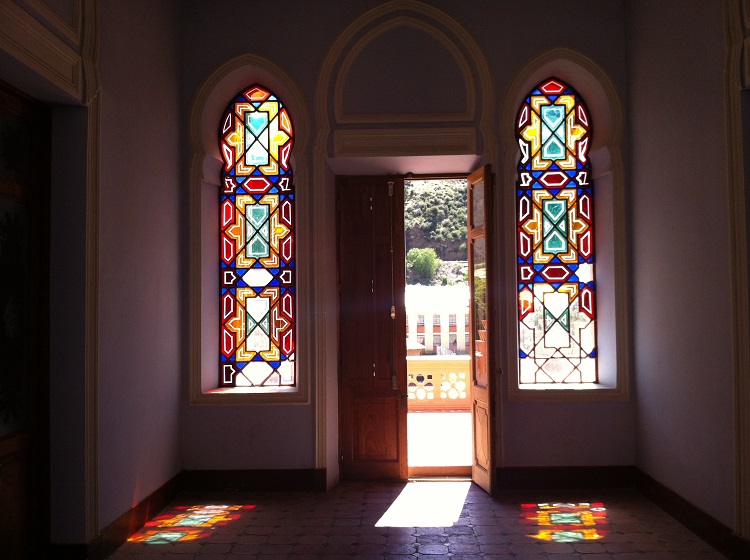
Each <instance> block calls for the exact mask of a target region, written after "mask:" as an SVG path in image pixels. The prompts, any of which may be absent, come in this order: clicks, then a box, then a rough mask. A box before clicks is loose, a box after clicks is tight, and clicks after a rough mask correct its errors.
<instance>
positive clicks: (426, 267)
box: [406, 247, 439, 284]
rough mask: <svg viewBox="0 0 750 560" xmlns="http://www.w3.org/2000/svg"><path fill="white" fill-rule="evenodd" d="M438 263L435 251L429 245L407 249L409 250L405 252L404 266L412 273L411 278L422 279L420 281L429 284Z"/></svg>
mask: <svg viewBox="0 0 750 560" xmlns="http://www.w3.org/2000/svg"><path fill="white" fill-rule="evenodd" d="M438 264H439V261H438V258H437V253H435V249H433V248H431V247H428V248H425V249H417V248H414V249H409V252H408V253H407V254H406V266H407V268H408V270H409V271H410V272H411V273H412V274H411V276H412V278H415V279H417V280H422V281H423V282H420V283H425V284H429V283H430V282H432V279H433V278H434V277H435V272H437V269H438Z"/></svg>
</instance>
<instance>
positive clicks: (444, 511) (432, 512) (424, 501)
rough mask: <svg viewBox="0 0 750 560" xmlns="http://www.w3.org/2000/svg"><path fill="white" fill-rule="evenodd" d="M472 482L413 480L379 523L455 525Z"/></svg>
mask: <svg viewBox="0 0 750 560" xmlns="http://www.w3.org/2000/svg"><path fill="white" fill-rule="evenodd" d="M470 486H471V482H468V481H466V482H464V481H461V482H444V481H441V482H411V483H409V484H407V485H406V487H405V488H404V490H403V491H402V492H401V494H399V496H398V498H396V500H395V501H394V502H393V504H391V507H389V508H388V511H386V512H385V513H384V514H383V517H381V518H380V519H379V520H378V522H377V523H375V526H376V527H451V526H453V524H454V523H455V522H456V521H458V518H459V517H460V516H461V510H462V509H463V507H464V502H465V501H466V495H467V494H468V493H469V487H470Z"/></svg>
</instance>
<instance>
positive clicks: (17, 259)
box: [0, 84, 50, 560]
mask: <svg viewBox="0 0 750 560" xmlns="http://www.w3.org/2000/svg"><path fill="white" fill-rule="evenodd" d="M49 146H50V116H49V111H48V109H47V108H46V107H44V106H42V105H40V104H38V103H36V102H34V101H32V100H29V99H26V98H24V97H22V96H21V95H20V94H17V93H16V92H14V91H12V90H10V89H6V88H5V87H3V86H2V84H0V557H2V558H3V559H4V560H5V559H7V560H14V559H16V558H19V559H20V558H38V557H42V556H43V555H44V552H43V551H44V547H45V545H46V544H48V543H49V517H48V512H49V395H48V392H49V389H48V386H49V373H48V371H49V355H48V350H47V349H48V347H49V327H48V325H49V296H48V294H49V249H48V247H49V188H50V187H49V184H50V178H49V173H50V155H49V154H50V148H49ZM40 512H41V513H40Z"/></svg>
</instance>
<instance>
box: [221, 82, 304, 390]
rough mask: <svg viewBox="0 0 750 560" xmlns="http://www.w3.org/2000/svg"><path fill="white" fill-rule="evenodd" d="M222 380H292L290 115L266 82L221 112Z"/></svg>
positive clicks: (237, 383) (241, 383)
mask: <svg viewBox="0 0 750 560" xmlns="http://www.w3.org/2000/svg"><path fill="white" fill-rule="evenodd" d="M219 142H220V148H221V155H222V159H223V164H224V165H223V169H222V175H221V186H220V200H219V204H220V206H219V208H220V212H219V216H220V227H221V235H220V244H221V246H220V252H219V254H220V255H221V266H220V273H221V274H220V284H221V305H220V314H221V341H220V348H221V359H220V371H219V386H220V387H259V388H268V387H277V388H278V387H294V386H296V384H297V377H296V371H295V312H296V310H295V303H296V299H295V297H296V296H295V238H294V181H293V176H292V168H291V165H290V156H291V151H292V144H293V133H292V120H291V118H290V116H289V113H288V112H287V109H286V108H285V107H284V105H283V103H282V102H281V101H280V100H279V99H278V98H277V97H276V95H274V94H273V93H272V92H271V91H269V90H268V89H266V88H264V87H262V86H259V85H257V84H256V85H253V86H250V87H249V88H247V89H245V90H243V91H242V92H240V93H239V94H238V95H237V96H236V97H235V98H234V99H233V100H232V102H231V103H230V104H229V106H228V107H227V109H226V111H225V112H224V115H223V117H222V119H221V128H220V131H219Z"/></svg>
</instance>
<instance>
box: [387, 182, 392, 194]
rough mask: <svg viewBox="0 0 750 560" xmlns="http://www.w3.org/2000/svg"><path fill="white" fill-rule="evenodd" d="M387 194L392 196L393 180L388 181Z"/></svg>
mask: <svg viewBox="0 0 750 560" xmlns="http://www.w3.org/2000/svg"><path fill="white" fill-rule="evenodd" d="M388 196H393V181H388Z"/></svg>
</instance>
